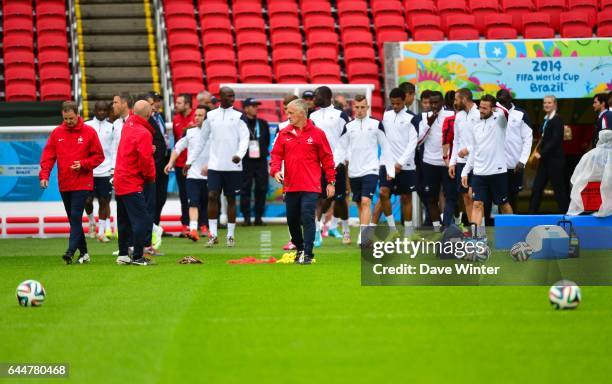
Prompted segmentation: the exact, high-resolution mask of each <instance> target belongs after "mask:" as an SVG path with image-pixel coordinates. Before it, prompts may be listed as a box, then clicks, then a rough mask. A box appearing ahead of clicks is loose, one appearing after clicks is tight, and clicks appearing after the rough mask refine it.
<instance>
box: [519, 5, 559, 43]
mask: <svg viewBox="0 0 612 384" xmlns="http://www.w3.org/2000/svg"><path fill="white" fill-rule="evenodd" d="M523 37H524V38H526V39H552V38H553V37H555V30H554V29H553V28H552V27H551V26H550V16H548V14H546V13H543V12H532V13H528V14H525V15H523Z"/></svg>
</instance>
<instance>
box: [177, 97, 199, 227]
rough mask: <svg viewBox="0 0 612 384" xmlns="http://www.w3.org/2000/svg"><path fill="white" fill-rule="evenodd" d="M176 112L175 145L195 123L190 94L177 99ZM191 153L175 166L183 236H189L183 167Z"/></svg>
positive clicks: (180, 159)
mask: <svg viewBox="0 0 612 384" xmlns="http://www.w3.org/2000/svg"><path fill="white" fill-rule="evenodd" d="M174 110H175V111H176V113H175V115H174V117H173V118H172V132H173V134H174V143H175V144H176V142H177V141H179V140H180V139H181V137H183V132H184V131H185V129H186V128H187V127H189V126H190V125H191V124H192V123H193V114H194V112H195V111H194V110H193V108H192V101H191V95H190V94H188V93H182V94H180V95H179V96H178V97H177V98H176V102H175V103H174ZM188 155H189V153H188V152H187V153H185V152H184V153H183V154H182V155H181V156H179V158H178V159H176V162H175V164H174V176H175V177H176V185H177V186H178V190H179V199H180V201H181V224H183V234H182V235H183V236H187V232H188V231H189V227H188V226H187V225H188V224H189V204H188V203H187V188H186V186H185V175H186V174H187V171H184V172H183V167H184V166H185V162H186V161H187V156H188Z"/></svg>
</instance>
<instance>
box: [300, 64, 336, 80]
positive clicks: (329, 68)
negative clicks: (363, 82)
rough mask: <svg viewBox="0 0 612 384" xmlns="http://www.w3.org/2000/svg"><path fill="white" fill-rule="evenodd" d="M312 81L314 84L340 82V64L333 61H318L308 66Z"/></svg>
mask: <svg viewBox="0 0 612 384" xmlns="http://www.w3.org/2000/svg"><path fill="white" fill-rule="evenodd" d="M308 72H309V73H310V82H311V83H314V84H340V83H341V80H340V66H339V65H338V64H335V63H334V64H331V63H318V64H317V65H314V66H308Z"/></svg>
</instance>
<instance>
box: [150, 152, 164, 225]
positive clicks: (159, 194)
mask: <svg viewBox="0 0 612 384" xmlns="http://www.w3.org/2000/svg"><path fill="white" fill-rule="evenodd" d="M167 163H168V159H166V164H167ZM164 165H165V164H160V165H158V166H157V167H156V168H155V215H154V216H153V222H154V223H155V224H157V225H159V222H160V220H161V213H162V210H163V209H164V205H165V204H166V199H167V198H168V175H166V173H165V172H164Z"/></svg>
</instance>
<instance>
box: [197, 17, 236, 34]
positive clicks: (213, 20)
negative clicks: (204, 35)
mask: <svg viewBox="0 0 612 384" xmlns="http://www.w3.org/2000/svg"><path fill="white" fill-rule="evenodd" d="M200 25H201V26H202V31H203V32H211V31H225V32H227V33H231V31H232V23H231V22H230V19H229V17H227V16H217V15H214V16H208V17H204V18H202V19H200Z"/></svg>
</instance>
